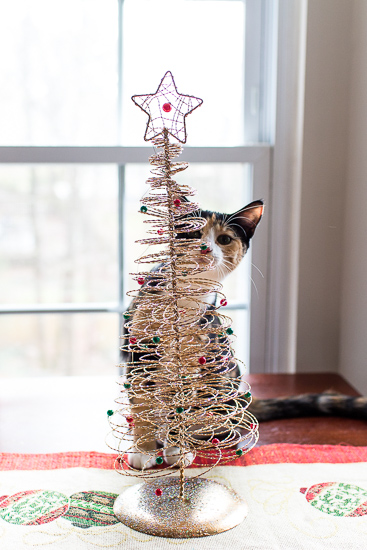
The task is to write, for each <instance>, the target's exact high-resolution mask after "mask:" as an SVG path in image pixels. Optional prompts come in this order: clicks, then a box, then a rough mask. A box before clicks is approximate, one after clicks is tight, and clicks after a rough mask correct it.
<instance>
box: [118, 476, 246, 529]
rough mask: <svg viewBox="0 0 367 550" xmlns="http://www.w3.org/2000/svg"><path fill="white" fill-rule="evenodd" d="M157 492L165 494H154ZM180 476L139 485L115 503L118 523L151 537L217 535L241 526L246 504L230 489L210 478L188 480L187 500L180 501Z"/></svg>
mask: <svg viewBox="0 0 367 550" xmlns="http://www.w3.org/2000/svg"><path fill="white" fill-rule="evenodd" d="M156 489H161V490H162V495H161V496H157V495H156V494H155V491H156ZM179 493H180V480H179V478H177V477H174V478H166V479H157V480H154V481H150V482H146V483H139V484H137V485H134V486H133V487H129V489H126V491H124V492H123V493H122V494H121V495H120V496H118V497H117V499H116V500H115V504H114V507H113V511H114V513H115V516H116V517H117V519H118V520H119V521H121V522H122V523H124V524H125V525H127V526H128V527H130V528H131V529H135V530H136V531H140V532H141V533H147V534H148V535H155V536H158V537H168V538H193V537H206V536H208V535H216V534H218V533H222V532H223V531H228V530H229V529H232V528H233V527H236V525H239V524H240V523H241V522H242V521H243V520H244V519H245V517H246V516H247V511H248V508H247V504H246V503H245V502H244V501H243V500H242V499H241V498H240V497H239V496H238V495H237V494H236V493H235V492H234V491H232V490H231V489H229V488H228V487H225V486H224V485H222V484H221V483H217V482H215V481H211V480H209V479H198V478H192V479H186V480H185V497H184V499H181V498H179Z"/></svg>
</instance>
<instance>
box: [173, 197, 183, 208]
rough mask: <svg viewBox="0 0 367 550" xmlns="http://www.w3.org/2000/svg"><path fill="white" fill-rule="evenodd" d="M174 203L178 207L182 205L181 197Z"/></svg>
mask: <svg viewBox="0 0 367 550" xmlns="http://www.w3.org/2000/svg"><path fill="white" fill-rule="evenodd" d="M173 204H174V205H175V206H177V207H178V206H180V204H181V201H180V199H175V200H174V201H173Z"/></svg>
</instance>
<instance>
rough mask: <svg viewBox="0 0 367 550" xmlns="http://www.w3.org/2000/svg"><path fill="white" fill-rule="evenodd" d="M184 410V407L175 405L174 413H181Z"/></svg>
mask: <svg viewBox="0 0 367 550" xmlns="http://www.w3.org/2000/svg"><path fill="white" fill-rule="evenodd" d="M184 410H185V409H184V408H183V407H177V409H176V413H178V414H181V413H183V412H184Z"/></svg>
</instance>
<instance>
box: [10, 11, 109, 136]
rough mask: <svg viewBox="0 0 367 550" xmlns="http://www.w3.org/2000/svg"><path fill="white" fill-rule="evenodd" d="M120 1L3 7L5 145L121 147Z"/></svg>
mask: <svg viewBox="0 0 367 550" xmlns="http://www.w3.org/2000/svg"><path fill="white" fill-rule="evenodd" d="M117 31H118V22H117V1H116V0H63V1H62V2H51V1H50V0H32V1H31V2H30V1H29V0H12V1H11V2H1V6H0V50H1V52H2V55H1V56H0V72H1V82H2V85H1V87H0V120H1V125H0V145H106V144H116V140H117V131H116V122H117V115H116V105H117V51H118V48H117Z"/></svg>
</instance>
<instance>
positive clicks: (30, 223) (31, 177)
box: [0, 165, 118, 304]
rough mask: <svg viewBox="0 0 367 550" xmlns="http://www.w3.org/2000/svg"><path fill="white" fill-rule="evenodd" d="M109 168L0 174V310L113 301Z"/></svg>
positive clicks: (5, 169)
mask: <svg viewBox="0 0 367 550" xmlns="http://www.w3.org/2000/svg"><path fill="white" fill-rule="evenodd" d="M117 189H118V185H117V168H116V167H115V166H103V165H99V166H88V165H83V166H78V165H72V166H71V165H43V166H40V165H32V166H25V165H18V166H13V165H2V166H1V167H0V279H1V285H0V303H3V304H4V303H5V304H6V303H13V304H22V303H23V304H30V303H53V302H61V303H63V302H96V301H98V302H103V301H117V300H118V244H117V240H118V215H117V214H118V212H117Z"/></svg>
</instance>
